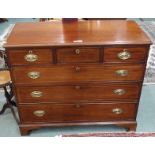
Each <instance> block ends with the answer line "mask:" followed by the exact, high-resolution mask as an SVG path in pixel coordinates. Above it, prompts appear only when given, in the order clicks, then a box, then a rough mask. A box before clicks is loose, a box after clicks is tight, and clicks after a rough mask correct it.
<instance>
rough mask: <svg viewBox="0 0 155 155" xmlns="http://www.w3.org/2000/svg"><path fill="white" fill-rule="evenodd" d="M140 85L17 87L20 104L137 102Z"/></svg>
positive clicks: (100, 84)
mask: <svg viewBox="0 0 155 155" xmlns="http://www.w3.org/2000/svg"><path fill="white" fill-rule="evenodd" d="M140 88H141V87H140V84H139V83H130V84H123V83H113V84H110V83H109V84H102V83H99V84H93V83H92V84H76V85H56V86H46V87H45V86H33V87H32V86H30V87H27V86H25V87H24V86H17V87H16V92H17V97H18V101H19V104H24V103H26V104H28V103H30V104H32V103H45V102H46V103H47V102H61V103H63V102H74V101H82V102H85V101H89V102H92V101H105V100H106V101H107V100H108V101H110V100H111V101H112V100H119V101H137V100H138V97H139V93H140Z"/></svg>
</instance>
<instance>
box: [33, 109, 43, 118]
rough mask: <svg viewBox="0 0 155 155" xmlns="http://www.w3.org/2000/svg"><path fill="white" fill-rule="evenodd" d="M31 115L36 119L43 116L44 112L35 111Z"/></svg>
mask: <svg viewBox="0 0 155 155" xmlns="http://www.w3.org/2000/svg"><path fill="white" fill-rule="evenodd" d="M33 114H34V115H35V116H37V117H43V116H44V115H45V111H44V110H36V111H34V112H33Z"/></svg>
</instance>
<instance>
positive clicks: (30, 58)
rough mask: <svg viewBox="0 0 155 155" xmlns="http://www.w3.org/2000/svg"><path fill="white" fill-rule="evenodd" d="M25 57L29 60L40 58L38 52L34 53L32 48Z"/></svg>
mask: <svg viewBox="0 0 155 155" xmlns="http://www.w3.org/2000/svg"><path fill="white" fill-rule="evenodd" d="M24 58H25V60H26V61H28V62H34V61H37V60H38V56H37V55H36V54H33V53H32V51H31V50H30V51H29V53H28V54H27V55H25V57H24Z"/></svg>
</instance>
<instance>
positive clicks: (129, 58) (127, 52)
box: [104, 47, 148, 62]
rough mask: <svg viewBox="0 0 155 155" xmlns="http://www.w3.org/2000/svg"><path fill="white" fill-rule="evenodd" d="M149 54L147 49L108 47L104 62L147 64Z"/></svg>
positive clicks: (105, 49) (105, 51)
mask: <svg viewBox="0 0 155 155" xmlns="http://www.w3.org/2000/svg"><path fill="white" fill-rule="evenodd" d="M147 54H148V48H145V47H106V48H104V62H145V61H146V60H147Z"/></svg>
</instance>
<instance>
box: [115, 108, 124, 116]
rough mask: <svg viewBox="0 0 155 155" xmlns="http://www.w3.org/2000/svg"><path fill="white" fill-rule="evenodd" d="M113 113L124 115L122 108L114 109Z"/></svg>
mask: <svg viewBox="0 0 155 155" xmlns="http://www.w3.org/2000/svg"><path fill="white" fill-rule="evenodd" d="M112 112H113V113H115V114H117V115H119V114H121V113H123V110H122V109H121V108H114V109H112Z"/></svg>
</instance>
